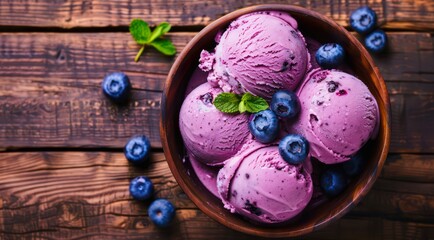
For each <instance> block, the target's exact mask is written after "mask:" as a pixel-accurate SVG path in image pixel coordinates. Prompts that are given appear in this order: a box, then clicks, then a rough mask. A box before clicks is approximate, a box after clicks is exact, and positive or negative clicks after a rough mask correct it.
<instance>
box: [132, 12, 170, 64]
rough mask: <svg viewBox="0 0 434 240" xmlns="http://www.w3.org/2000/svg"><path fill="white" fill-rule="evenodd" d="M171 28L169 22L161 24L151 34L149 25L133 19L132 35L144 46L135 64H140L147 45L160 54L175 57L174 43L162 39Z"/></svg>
mask: <svg viewBox="0 0 434 240" xmlns="http://www.w3.org/2000/svg"><path fill="white" fill-rule="evenodd" d="M170 28H171V26H170V24H169V23H167V22H162V23H160V24H159V25H158V26H157V27H155V29H154V31H152V32H151V28H150V27H149V25H148V23H147V22H145V21H143V20H141V19H133V20H132V21H131V23H130V33H131V36H133V38H134V40H135V41H136V42H137V43H138V44H140V45H142V47H141V48H140V50H139V52H138V53H137V55H136V57H135V58H134V61H135V62H138V61H139V59H140V56H141V55H142V53H143V51H144V50H145V47H146V46H147V45H151V46H153V47H154V48H155V49H157V50H158V51H159V52H161V53H163V54H164V55H167V56H173V55H175V53H176V48H175V46H174V45H173V43H172V42H171V41H170V40H168V39H163V38H161V37H162V36H163V35H164V34H165V33H167V32H168V31H169V30H170Z"/></svg>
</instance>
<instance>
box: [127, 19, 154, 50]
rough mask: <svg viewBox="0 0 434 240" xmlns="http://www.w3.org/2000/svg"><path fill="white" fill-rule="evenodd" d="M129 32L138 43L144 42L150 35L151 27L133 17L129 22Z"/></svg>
mask: <svg viewBox="0 0 434 240" xmlns="http://www.w3.org/2000/svg"><path fill="white" fill-rule="evenodd" d="M130 33H131V35H132V36H133V38H134V40H135V41H136V42H137V43H138V44H145V43H147V42H148V40H149V38H150V37H151V29H150V28H149V25H148V23H147V22H145V21H143V20H141V19H133V20H132V21H131V23H130Z"/></svg>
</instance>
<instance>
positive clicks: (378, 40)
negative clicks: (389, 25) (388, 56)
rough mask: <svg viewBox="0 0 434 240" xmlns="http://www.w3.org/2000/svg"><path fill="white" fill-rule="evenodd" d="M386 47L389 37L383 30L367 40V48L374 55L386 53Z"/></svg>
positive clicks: (369, 36) (367, 37)
mask: <svg viewBox="0 0 434 240" xmlns="http://www.w3.org/2000/svg"><path fill="white" fill-rule="evenodd" d="M386 45H387V36H386V33H385V32H384V31H383V30H380V29H378V30H375V31H373V32H372V33H370V34H369V35H368V36H366V38H365V46H366V48H367V49H368V50H369V51H371V52H373V53H379V52H382V51H384V49H386Z"/></svg>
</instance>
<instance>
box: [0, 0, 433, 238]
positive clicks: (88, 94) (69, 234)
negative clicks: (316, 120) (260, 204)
mask: <svg viewBox="0 0 434 240" xmlns="http://www.w3.org/2000/svg"><path fill="white" fill-rule="evenodd" d="M289 2H291V1H259V0H252V1H239V0H238V1H236V0H227V1H205V0H201V1H196V0H195V1H193V0H187V1H175V0H148V1H131V0H128V1H127V0H118V1H105V0H84V1H76V0H64V1H60V0H39V1H38V0H21V1H12V0H2V1H0V148H1V150H2V152H1V153H0V239H22V238H35V239H59V238H67V239H70V238H95V239H100V238H103V239H115V238H119V239H126V238H137V239H141V238H146V239H202V238H206V239H251V238H252V237H251V236H248V235H244V234H241V233H238V232H235V231H233V230H230V229H227V228H226V227H224V226H222V225H220V224H218V223H216V222H214V221H213V220H211V219H210V218H208V217H207V216H206V215H204V214H203V213H202V212H201V211H200V210H198V209H197V207H196V206H195V205H194V204H193V203H192V202H191V201H190V200H189V199H188V197H187V196H186V195H185V194H184V193H183V191H182V190H181V189H180V188H179V186H178V185H177V183H176V181H175V179H174V178H173V177H172V175H171V172H170V170H169V168H168V166H167V163H166V161H165V158H164V154H163V152H162V149H161V142H160V137H159V125H158V122H159V113H160V103H161V102H160V96H161V92H162V89H163V85H164V81H165V78H166V75H167V73H168V71H169V69H170V67H171V65H172V63H173V61H174V58H170V57H165V56H162V55H161V54H159V53H157V52H156V51H155V50H152V49H148V50H146V53H145V54H144V56H143V57H142V58H141V60H140V62H138V63H135V62H134V61H133V59H134V56H135V54H136V53H137V51H138V50H139V46H138V45H136V44H135V42H134V41H133V39H132V38H131V36H130V35H129V33H128V24H129V22H130V20H131V19H133V18H142V19H144V20H145V21H148V22H149V23H151V24H152V25H155V24H158V23H159V22H162V21H168V22H170V23H171V24H172V25H173V26H174V27H173V29H172V31H171V33H170V34H168V36H169V38H170V39H172V41H173V42H174V44H175V45H176V47H177V50H178V53H179V52H180V51H181V50H182V48H183V47H184V46H185V45H186V43H187V42H188V41H189V40H190V39H191V38H192V37H193V36H194V35H195V34H196V33H197V32H198V31H200V30H201V29H202V28H203V27H204V26H205V25H207V24H209V23H210V22H211V21H213V20H215V19H216V18H218V17H220V16H222V15H224V14H226V13H228V12H230V11H233V10H235V9H238V8H241V7H243V6H249V5H253V4H259V3H289ZM366 2H368V3H369V5H370V6H371V7H372V8H373V9H375V10H376V12H377V14H378V17H379V23H380V24H381V26H382V28H383V29H385V30H386V31H387V34H388V37H389V40H390V44H389V46H390V50H389V52H388V53H386V54H383V55H379V56H374V59H375V62H376V63H377V64H378V66H379V67H380V69H381V72H382V74H383V76H384V78H385V80H386V83H387V87H388V89H389V94H390V101H391V106H392V107H391V111H392V139H391V147H390V153H389V157H388V158H387V161H386V164H385V166H384V168H383V171H382V173H381V176H380V178H379V179H378V180H377V182H376V183H375V185H374V187H373V188H372V190H371V191H370V193H369V194H368V195H367V196H366V198H365V199H364V200H363V201H362V202H361V203H360V204H359V205H358V206H357V207H356V208H355V209H353V210H352V211H351V212H350V213H348V214H347V215H346V216H345V217H343V218H342V219H340V220H338V221H337V222H335V223H334V224H332V225H331V226H328V227H326V228H324V229H322V230H320V231H318V232H315V233H313V234H310V235H308V236H306V238H308V239H429V238H431V239H434V137H433V136H434V126H433V125H434V99H433V98H434V39H433V31H434V1H432V0H417V1H412V0H401V1H385V0H383V1H373V0H370V1H355V0H347V1H333V0H329V1H292V3H293V4H297V5H301V6H304V7H306V8H310V9H313V10H316V11H318V12H320V13H323V14H325V15H327V16H329V17H332V18H333V19H334V20H336V21H337V22H338V23H339V24H341V25H343V26H346V27H347V26H348V23H347V19H348V16H349V13H350V12H351V11H352V10H354V9H356V8H357V7H359V6H360V5H361V4H366ZM112 71H124V72H126V73H127V74H128V75H129V76H130V79H131V81H132V84H133V88H134V90H133V91H132V101H131V102H130V103H129V104H128V106H124V107H118V106H116V105H113V104H112V103H110V102H109V101H108V100H107V99H106V98H105V97H104V96H103V95H102V93H101V88H100V85H101V81H102V78H103V77H104V75H105V74H106V73H107V72H112ZM134 134H146V135H147V136H148V137H149V138H150V139H151V142H152V146H153V156H152V164H151V165H150V166H149V167H148V168H145V169H140V168H136V167H132V166H130V165H129V164H128V163H127V161H126V160H125V158H124V156H123V153H122V147H123V146H124V144H125V142H126V140H127V139H128V138H129V137H130V136H132V135H134ZM138 175H147V176H149V177H151V178H152V180H153V182H154V183H155V187H156V196H157V197H164V198H168V199H170V200H171V201H172V202H173V203H174V204H175V205H176V207H177V212H176V213H177V214H176V216H177V217H176V220H175V222H174V224H173V225H172V226H171V227H170V228H169V229H167V230H160V229H157V228H156V227H154V225H153V224H152V223H151V222H150V220H149V218H148V215H147V213H146V208H147V206H148V204H144V203H139V202H137V201H133V200H132V198H131V197H130V195H129V192H128V185H129V181H130V179H131V178H133V177H135V176H138Z"/></svg>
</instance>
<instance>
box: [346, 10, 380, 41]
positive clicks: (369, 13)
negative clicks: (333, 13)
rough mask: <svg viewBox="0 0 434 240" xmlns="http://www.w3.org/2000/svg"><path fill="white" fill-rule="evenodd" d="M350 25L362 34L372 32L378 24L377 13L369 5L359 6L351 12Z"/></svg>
mask: <svg viewBox="0 0 434 240" xmlns="http://www.w3.org/2000/svg"><path fill="white" fill-rule="evenodd" d="M350 25H351V27H352V28H353V29H354V30H355V31H356V32H358V33H360V34H367V33H370V32H371V31H372V30H374V28H375V26H376V25H377V14H375V12H374V10H372V9H371V8H369V7H367V6H365V7H361V8H358V9H356V10H355V11H354V12H352V13H351V16H350Z"/></svg>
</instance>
